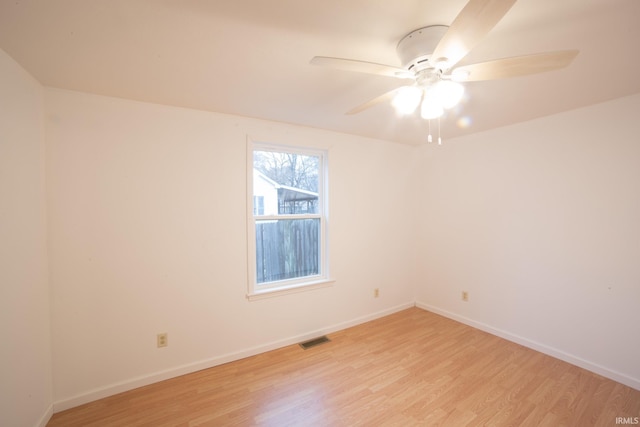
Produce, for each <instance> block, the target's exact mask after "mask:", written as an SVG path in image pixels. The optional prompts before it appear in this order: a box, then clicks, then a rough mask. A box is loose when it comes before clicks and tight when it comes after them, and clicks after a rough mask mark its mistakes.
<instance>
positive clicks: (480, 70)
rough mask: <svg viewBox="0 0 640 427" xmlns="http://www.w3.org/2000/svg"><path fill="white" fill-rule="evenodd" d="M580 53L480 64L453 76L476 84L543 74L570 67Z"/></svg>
mask: <svg viewBox="0 0 640 427" xmlns="http://www.w3.org/2000/svg"><path fill="white" fill-rule="evenodd" d="M578 52H579V51H578V50H559V51H555V52H546V53H538V54H534V55H525V56H514V57H511V58H503V59H496V60H495V61H487V62H480V63H477V64H471V65H465V66H462V67H457V68H455V69H454V70H453V72H452V76H453V79H454V80H460V81H467V82H474V81H480V80H494V79H504V78H508V77H518V76H526V75H528V74H537V73H543V72H545V71H552V70H558V69H560V68H564V67H566V66H568V65H569V64H571V62H572V61H573V59H574V58H575V57H576V56H577V55H578ZM456 76H459V77H460V78H456Z"/></svg>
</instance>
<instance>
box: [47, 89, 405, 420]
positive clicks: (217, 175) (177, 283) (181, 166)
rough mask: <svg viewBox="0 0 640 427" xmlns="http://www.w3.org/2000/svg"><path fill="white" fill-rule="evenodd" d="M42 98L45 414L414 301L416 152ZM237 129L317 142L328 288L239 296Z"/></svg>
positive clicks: (277, 127) (78, 97)
mask: <svg viewBox="0 0 640 427" xmlns="http://www.w3.org/2000/svg"><path fill="white" fill-rule="evenodd" d="M45 100H46V102H45V104H46V111H47V121H46V129H47V142H48V164H49V169H48V179H49V182H48V184H49V186H50V192H51V195H52V197H51V200H50V204H49V228H50V239H51V241H50V259H51V266H52V267H51V280H52V295H53V302H52V311H53V361H54V364H53V372H54V398H55V402H56V406H55V408H56V410H60V409H64V408H66V407H69V406H73V405H76V404H78V403H82V402H85V401H88V400H92V399H95V398H98V397H101V396H104V395H108V394H111V393H114V392H116V391H120V390H125V389H128V388H131V387H135V386H138V385H141V384H146V383H148V382H152V381H156V380H158V379H162V378H167V377H170V376H172V375H176V374H179V373H183V372H188V371H192V370H195V369H199V368H204V367H207V366H211V365H213V364H216V363H220V362H224V361H227V360H230V359H234V358H237V357H240V356H244V355H248V354H252V353H255V352H258V351H261V350H265V349H269V348H273V347H276V346H280V345H284V344H288V343H291V342H295V341H296V340H299V339H302V338H309V337H310V336H311V335H314V334H317V333H319V332H326V331H329V330H333V329H338V328H342V327H344V326H347V325H351V324H354V323H357V322H361V321H364V320H367V319H370V318H373V317H376V316H379V315H382V314H384V313H387V312H390V311H393V310H397V309H400V308H404V307H408V306H410V305H413V301H414V293H413V289H414V283H415V281H416V280H415V279H416V278H415V268H414V267H415V265H414V264H413V258H412V256H413V254H414V253H415V250H414V245H415V243H414V238H413V227H412V224H413V222H414V221H413V215H415V208H411V205H410V204H409V205H408V204H407V201H410V200H411V198H412V197H414V195H415V192H414V191H413V190H414V188H415V183H414V178H415V176H412V168H411V164H412V162H413V161H414V160H413V159H414V157H415V156H413V154H414V153H415V149H414V148H412V147H407V146H403V145H398V144H392V143H388V142H382V141H377V140H370V139H363V138H358V137H354V136H347V135H343V134H337V133H332V132H326V131H320V130H313V129H308V128H301V127H295V126H288V125H284V124H278V123H272V122H264V121H258V120H252V119H246V118H240V117H234V116H226V115H220V114H213V113H207V112H200V111H193V110H187V109H179V108H172V107H165V106H160V105H152V104H144V103H138V102H133V101H126V100H120V99H114V98H106V97H99V96H93V95H87V94H81V93H74V92H67V91H60V90H55V89H47V90H46V91H45ZM247 135H248V136H249V137H251V138H252V139H253V140H254V141H263V142H272V143H284V144H303V145H309V146H314V147H318V148H327V149H328V150H329V168H330V178H329V179H330V195H329V197H330V210H331V214H330V231H331V242H330V244H331V248H332V250H331V275H332V276H333V277H334V278H335V279H336V283H335V285H334V286H332V287H330V288H324V289H318V290H313V291H308V292H302V293H297V294H293V295H286V296H281V297H275V298H269V299H264V300H259V301H251V302H249V301H247V299H246V297H245V295H246V292H247V252H246V248H247V244H246V195H245V192H246V158H245V156H246V140H247ZM374 288H380V297H379V298H377V299H375V298H373V289H374ZM159 332H168V336H169V346H168V347H167V348H163V349H157V348H156V334H157V333H159Z"/></svg>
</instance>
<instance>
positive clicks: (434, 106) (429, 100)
mask: <svg viewBox="0 0 640 427" xmlns="http://www.w3.org/2000/svg"><path fill="white" fill-rule="evenodd" d="M442 114H444V110H443V109H442V104H441V103H440V99H439V97H438V96H436V94H435V92H434V91H433V90H429V91H426V92H425V94H424V98H423V100H422V106H421V107H420V115H421V116H422V118H423V119H425V120H431V119H436V118H438V117H440V116H442Z"/></svg>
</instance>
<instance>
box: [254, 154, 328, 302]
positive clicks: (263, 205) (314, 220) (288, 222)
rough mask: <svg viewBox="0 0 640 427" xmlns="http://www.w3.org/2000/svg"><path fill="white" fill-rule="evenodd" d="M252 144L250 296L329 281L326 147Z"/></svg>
mask: <svg viewBox="0 0 640 427" xmlns="http://www.w3.org/2000/svg"><path fill="white" fill-rule="evenodd" d="M249 147H250V148H249V150H248V153H249V156H248V157H249V159H248V171H249V176H248V184H249V185H248V192H249V194H248V197H247V200H248V201H250V203H251V206H249V209H248V213H249V216H250V220H249V221H248V236H249V245H248V246H249V257H248V258H249V282H250V284H249V298H250V299H251V298H252V297H257V296H264V295H269V296H271V295H273V294H274V293H275V292H285V291H287V292H290V291H292V290H299V289H300V288H305V289H306V288H310V287H318V286H326V284H328V283H329V280H328V262H327V255H326V253H327V198H326V193H327V188H326V180H327V176H326V170H327V159H326V158H327V156H326V152H324V151H319V150H311V149H303V148H294V147H284V146H275V145H267V144H261V143H251V142H250V143H249Z"/></svg>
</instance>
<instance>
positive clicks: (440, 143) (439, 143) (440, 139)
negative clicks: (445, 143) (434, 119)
mask: <svg viewBox="0 0 640 427" xmlns="http://www.w3.org/2000/svg"><path fill="white" fill-rule="evenodd" d="M438 145H442V138H440V117H438Z"/></svg>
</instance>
